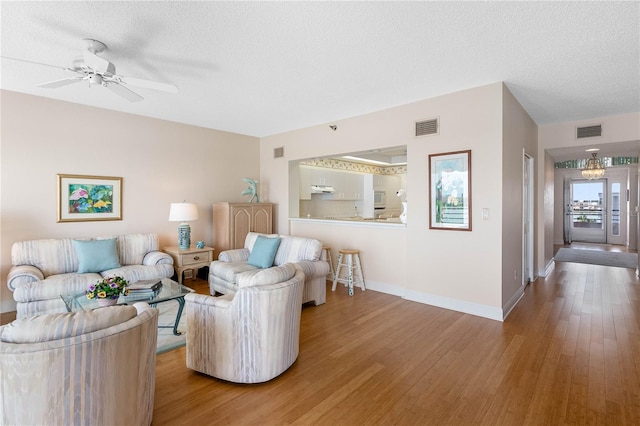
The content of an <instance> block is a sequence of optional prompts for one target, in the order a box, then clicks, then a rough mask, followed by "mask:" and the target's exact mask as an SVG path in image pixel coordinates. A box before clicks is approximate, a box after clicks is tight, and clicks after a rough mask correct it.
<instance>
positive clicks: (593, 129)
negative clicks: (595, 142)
mask: <svg viewBox="0 0 640 426" xmlns="http://www.w3.org/2000/svg"><path fill="white" fill-rule="evenodd" d="M598 136H602V124H598V125H596V126H585V127H578V128H577V131H576V139H582V138H594V137H598Z"/></svg>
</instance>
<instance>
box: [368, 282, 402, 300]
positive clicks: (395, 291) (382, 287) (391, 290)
mask: <svg viewBox="0 0 640 426" xmlns="http://www.w3.org/2000/svg"><path fill="white" fill-rule="evenodd" d="M364 288H365V289H367V290H373V291H378V292H380V293H386V294H391V295H392V296H399V297H402V296H403V295H404V288H403V287H398V286H396V285H393V284H387V283H381V282H377V281H371V280H364ZM365 291H366V290H365Z"/></svg>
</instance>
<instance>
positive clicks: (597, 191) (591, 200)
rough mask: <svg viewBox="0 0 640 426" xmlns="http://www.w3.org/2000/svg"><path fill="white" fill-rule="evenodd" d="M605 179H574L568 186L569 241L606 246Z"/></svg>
mask: <svg viewBox="0 0 640 426" xmlns="http://www.w3.org/2000/svg"><path fill="white" fill-rule="evenodd" d="M606 187H607V181H606V179H594V180H586V179H575V180H571V182H570V186H569V197H570V198H569V201H568V203H567V205H568V207H569V221H568V222H569V223H568V224H569V233H570V238H569V239H570V241H579V242H585V243H598V244H606V242H607V226H606V224H607V220H606V212H607V196H606Z"/></svg>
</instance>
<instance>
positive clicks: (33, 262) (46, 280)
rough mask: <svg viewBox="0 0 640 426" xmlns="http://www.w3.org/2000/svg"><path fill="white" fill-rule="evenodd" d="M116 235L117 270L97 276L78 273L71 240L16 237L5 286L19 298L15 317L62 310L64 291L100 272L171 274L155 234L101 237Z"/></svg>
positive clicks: (79, 287) (137, 276) (78, 288)
mask: <svg viewBox="0 0 640 426" xmlns="http://www.w3.org/2000/svg"><path fill="white" fill-rule="evenodd" d="M108 238H117V244H116V245H117V249H118V259H119V261H120V265H122V266H121V267H120V268H116V269H111V270H108V271H102V273H101V274H92V273H89V274H77V273H76V271H77V270H78V256H77V255H76V251H75V249H74V247H73V239H71V238H67V239H57V240H56V239H48V240H32V241H19V242H16V243H14V244H13V246H12V247H11V263H12V264H13V267H12V268H11V270H10V271H9V275H8V277H7V286H8V287H9V289H10V290H12V291H13V292H14V293H13V298H14V300H15V301H16V302H17V306H16V310H17V317H18V318H23V317H25V316H29V315H40V314H45V313H52V312H65V311H66V309H65V305H64V303H63V302H62V300H61V299H60V295H62V294H73V293H80V292H82V291H84V290H85V289H86V288H87V287H88V286H89V285H90V284H94V283H95V282H96V281H98V280H99V279H101V276H113V275H120V276H123V277H124V278H125V279H126V280H128V281H137V280H143V279H152V278H168V277H171V276H172V275H173V259H172V258H171V256H169V255H168V254H166V253H162V252H160V251H158V236H157V235H156V234H153V233H151V234H129V235H119V236H102V237H98V238H96V239H108Z"/></svg>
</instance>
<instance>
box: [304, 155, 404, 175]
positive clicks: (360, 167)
mask: <svg viewBox="0 0 640 426" xmlns="http://www.w3.org/2000/svg"><path fill="white" fill-rule="evenodd" d="M300 164H304V165H305V166H315V167H325V168H327V169H336V170H347V171H350V172H358V173H371V174H374V175H399V174H405V173H407V166H406V164H405V165H402V166H374V165H371V164H363V163H354V162H351V161H344V160H337V159H335V158H311V159H309V160H304V161H301V162H300Z"/></svg>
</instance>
